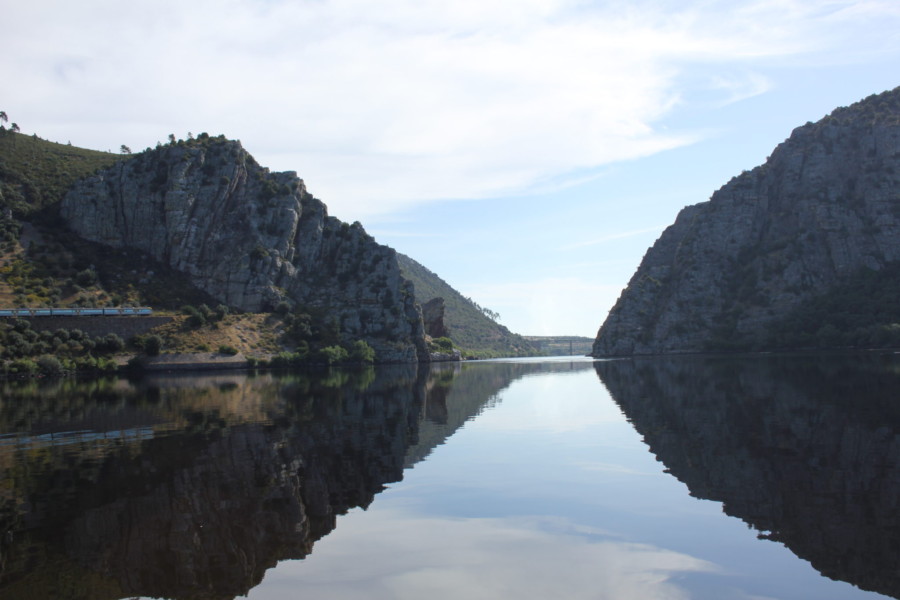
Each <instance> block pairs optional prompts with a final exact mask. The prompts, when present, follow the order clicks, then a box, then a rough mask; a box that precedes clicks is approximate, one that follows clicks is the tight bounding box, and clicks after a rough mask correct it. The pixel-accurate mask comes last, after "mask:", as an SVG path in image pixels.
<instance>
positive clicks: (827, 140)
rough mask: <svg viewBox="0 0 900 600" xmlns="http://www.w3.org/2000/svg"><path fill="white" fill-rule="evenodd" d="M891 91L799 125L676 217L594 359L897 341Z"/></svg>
mask: <svg viewBox="0 0 900 600" xmlns="http://www.w3.org/2000/svg"><path fill="white" fill-rule="evenodd" d="M898 293H900V88H897V89H895V90H893V91H889V92H885V93H883V94H879V95H875V96H871V97H869V98H866V99H865V100H863V101H860V102H858V103H856V104H853V105H852V106H850V107H847V108H839V109H837V110H835V111H834V112H832V113H831V114H830V115H828V116H826V117H825V118H823V119H822V120H821V121H819V122H817V123H807V124H806V125H804V126H802V127H798V128H797V129H795V130H794V131H793V133H792V134H791V136H790V138H789V139H787V140H786V141H785V142H783V143H782V144H780V145H779V146H778V147H777V148H775V150H774V151H773V152H772V155H771V157H770V158H769V159H768V160H767V161H766V162H765V164H763V165H761V166H759V167H756V168H755V169H753V170H751V171H745V172H744V173H742V174H740V175H738V176H737V177H735V178H733V179H732V180H731V181H730V182H728V183H727V184H726V185H725V186H723V187H722V188H721V189H719V190H718V191H717V192H715V193H714V194H713V195H712V198H711V199H710V200H709V201H708V202H703V203H701V204H696V205H694V206H689V207H687V208H685V209H684V210H682V211H681V212H680V213H679V215H678V217H677V218H676V220H675V223H674V224H672V225H671V226H670V227H669V228H667V229H666V230H665V231H664V232H663V234H662V236H661V237H660V238H659V240H657V242H656V243H655V244H654V245H653V247H652V248H650V249H649V250H648V251H647V254H646V255H645V256H644V259H643V261H642V262H641V264H640V266H639V267H638V269H637V272H636V273H635V274H634V276H633V277H632V278H631V281H630V282H629V283H628V286H627V288H626V289H625V290H624V292H623V293H622V295H621V297H620V298H619V300H618V302H617V303H616V305H615V306H614V307H613V309H612V310H611V311H610V314H609V316H608V318H607V319H606V321H605V322H604V324H603V326H602V327H601V328H600V331H599V333H598V336H597V339H596V342H595V343H594V347H593V354H594V356H623V355H635V354H662V353H686V352H720V351H736V350H774V349H802V348H848V347H875V346H890V347H895V346H900V303H898V302H897V296H898Z"/></svg>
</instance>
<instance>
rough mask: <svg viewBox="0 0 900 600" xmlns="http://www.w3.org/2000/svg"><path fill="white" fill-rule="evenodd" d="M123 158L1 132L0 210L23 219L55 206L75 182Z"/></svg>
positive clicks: (35, 137)
mask: <svg viewBox="0 0 900 600" xmlns="http://www.w3.org/2000/svg"><path fill="white" fill-rule="evenodd" d="M123 158H124V157H123V155H121V154H111V153H109V152H98V151H96V150H86V149H84V148H78V147H76V146H69V145H65V144H57V143H55V142H48V141H46V140H42V139H40V138H39V137H37V136H30V135H24V134H21V133H13V132H11V131H9V130H7V129H4V130H0V208H5V209H11V210H12V211H13V213H15V214H16V215H18V216H26V215H30V214H32V213H35V212H37V211H40V210H42V209H44V208H47V207H48V206H52V205H55V204H57V203H58V202H59V201H60V200H62V197H63V196H64V195H65V193H66V191H67V190H68V189H69V188H70V187H71V186H72V184H73V183H75V181H77V180H78V179H81V178H82V177H85V176H87V175H90V174H91V173H93V172H94V171H96V170H97V169H100V168H102V167H106V166H109V165H111V164H113V163H115V162H116V161H119V160H122V159H123Z"/></svg>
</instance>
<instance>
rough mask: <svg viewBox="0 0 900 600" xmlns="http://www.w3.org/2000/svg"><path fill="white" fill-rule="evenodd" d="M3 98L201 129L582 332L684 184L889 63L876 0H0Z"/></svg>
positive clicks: (46, 122) (566, 329)
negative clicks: (234, 141)
mask: <svg viewBox="0 0 900 600" xmlns="http://www.w3.org/2000/svg"><path fill="white" fill-rule="evenodd" d="M0 7H2V14H3V15H4V21H5V23H6V24H7V26H6V27H4V32H3V36H2V37H0V50H2V52H3V56H4V61H3V74H4V84H3V85H2V88H0V110H3V111H5V112H6V113H7V115H8V116H9V120H10V122H11V123H12V122H15V123H17V124H18V125H19V127H20V128H21V131H22V132H23V133H26V134H37V135H38V136H40V137H41V138H44V139H48V140H52V141H56V142H61V143H68V142H71V143H72V144H73V145H76V146H81V147H86V148H93V149H98V150H112V151H118V149H119V148H120V147H121V146H122V145H123V144H124V145H127V146H128V147H130V148H131V149H133V150H134V151H139V150H141V149H143V148H146V147H153V146H155V145H156V143H157V142H158V141H165V140H166V139H167V138H168V136H169V134H170V133H174V134H175V135H176V137H178V138H185V137H187V135H188V132H192V133H193V134H194V135H196V134H197V133H200V132H207V133H209V134H210V135H219V134H224V135H225V136H226V137H228V138H231V139H239V140H241V143H242V144H243V146H244V148H246V149H247V150H248V151H249V152H250V153H251V154H253V156H254V157H255V158H256V159H257V161H258V162H259V163H260V164H262V165H264V166H267V167H269V168H270V169H272V170H273V171H296V172H297V173H298V175H299V176H300V177H301V178H302V179H303V180H304V182H305V183H306V187H307V189H308V190H309V191H310V192H311V193H312V194H313V195H315V196H316V197H317V198H319V199H321V200H322V201H323V202H325V204H326V205H327V206H328V211H329V214H331V215H333V216H335V217H337V218H339V219H341V220H343V221H347V222H353V221H359V222H361V223H362V224H363V226H364V227H365V229H366V231H368V232H369V233H370V234H372V235H373V236H374V237H375V238H376V240H378V241H379V242H381V243H384V244H387V245H389V246H391V247H393V248H395V249H397V250H398V251H399V252H402V253H404V254H407V255H409V256H411V257H412V258H414V259H415V260H417V261H418V262H420V263H422V264H423V265H425V266H426V267H427V268H429V269H430V270H431V271H433V272H434V273H436V274H437V275H438V276H440V277H441V278H442V279H444V280H445V281H446V282H447V283H449V284H450V285H452V286H453V287H454V288H456V289H457V290H459V291H460V292H461V293H462V294H463V295H466V296H469V297H471V298H472V299H474V300H475V301H476V302H478V304H480V305H481V306H484V307H487V308H490V309H491V310H493V311H495V312H497V313H499V314H500V320H499V321H500V323H501V324H503V325H505V326H507V327H508V328H509V329H511V330H512V331H514V332H516V333H521V334H525V335H582V336H588V337H594V336H595V335H596V333H597V330H598V328H599V327H600V325H601V324H602V323H603V320H604V319H605V318H606V315H607V313H608V311H609V309H610V308H612V306H613V304H614V303H615V301H616V299H617V298H618V296H619V294H620V293H621V291H622V289H623V288H624V287H625V286H626V285H627V283H628V280H629V279H630V277H631V276H632V274H633V273H634V271H635V270H636V269H637V267H638V265H639V264H640V261H641V258H642V257H643V255H644V253H645V252H646V250H647V249H648V248H649V247H650V246H651V245H652V244H653V243H654V241H655V240H656V239H657V238H658V237H659V235H660V234H661V232H662V231H663V229H664V228H665V227H666V226H668V225H670V224H671V223H672V222H673V221H674V220H675V217H676V215H677V214H678V211H679V210H681V209H682V208H683V207H685V206H688V205H691V204H696V203H698V202H704V201H706V200H708V199H709V197H710V196H711V195H712V193H713V192H715V190H717V189H718V188H719V187H721V186H722V185H724V184H725V183H727V181H728V180H729V179H731V177H733V176H735V175H738V174H740V172H741V171H743V170H747V169H752V168H753V167H755V166H757V165H759V164H762V163H763V162H764V161H765V160H766V158H767V157H768V156H769V154H771V152H772V150H773V149H774V148H775V146H776V145H777V144H779V143H781V142H782V141H784V140H785V139H786V138H787V137H788V136H789V135H790V133H791V131H792V130H793V129H794V128H795V127H798V126H800V125H803V124H804V123H806V122H808V121H817V120H819V119H821V118H822V117H824V116H825V115H827V114H828V113H830V112H831V111H832V110H833V109H835V108H837V107H840V106H847V105H849V104H852V103H853V102H856V101H858V100H861V99H863V98H865V97H866V96H869V95H871V94H875V93H880V92H883V91H886V90H889V89H893V88H895V87H897V86H898V85H900V68H898V67H900V2H896V0H856V1H851V0H820V1H817V0H755V1H747V2H737V1H734V2H726V1H717V0H631V1H625V0H622V1H619V0H612V1H600V2H592V1H589V0H441V1H435V0H382V1H380V2H371V1H362V0H295V1H290V0H192V1H191V2H183V1H181V0H154V1H153V2H149V1H142V0H135V1H133V2H121V0H79V1H78V2H71V1H68V0H29V1H28V2H14V1H12V0H0Z"/></svg>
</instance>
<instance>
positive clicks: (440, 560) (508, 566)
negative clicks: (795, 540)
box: [249, 370, 879, 600]
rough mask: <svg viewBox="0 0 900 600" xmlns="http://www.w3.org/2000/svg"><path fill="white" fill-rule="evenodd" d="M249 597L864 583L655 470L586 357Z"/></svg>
mask: <svg viewBox="0 0 900 600" xmlns="http://www.w3.org/2000/svg"><path fill="white" fill-rule="evenodd" d="M249 597H250V598H252V599H254V600H259V599H264V600H269V599H271V600H274V599H280V598H287V597H316V598H325V597H327V598H329V599H332V598H376V599H378V598H399V599H405V598H410V599H412V598H415V599H423V598H428V599H442V598H467V599H469V598H471V599H479V598H542V599H543V598H600V599H605V598H610V599H613V598H616V599H619V598H629V599H631V598H639V599H657V598H659V599H662V598H665V599H680V598H703V599H706V598H709V599H750V598H753V599H763V598H780V599H801V598H802V599H808V598H817V599H828V598H834V599H837V598H841V599H844V598H874V597H879V596H878V595H877V594H870V593H864V592H860V591H858V590H856V589H855V588H853V587H852V586H850V585H848V584H845V583H839V582H832V581H830V580H827V579H825V578H823V577H821V576H820V575H819V574H818V573H817V572H816V571H815V570H814V569H812V567H810V566H809V565H808V564H807V563H805V562H804V561H801V560H799V559H797V558H796V557H795V556H794V555H793V554H791V553H790V552H789V551H788V550H786V549H785V548H784V547H783V546H782V545H780V544H777V543H774V542H769V541H761V540H757V539H756V532H755V531H752V530H750V529H749V528H748V527H747V526H746V525H745V524H743V523H742V522H741V521H739V520H738V519H734V518H731V517H728V516H726V515H724V514H723V512H722V510H721V506H720V505H719V504H718V503H715V502H709V501H704V500H697V499H695V498H691V497H690V496H689V495H688V491H687V488H686V487H685V486H684V485H683V484H681V483H680V482H678V481H677V480H676V479H674V478H673V477H671V476H669V475H667V474H665V473H664V472H663V466H662V465H661V464H660V463H658V462H656V460H655V458H654V457H653V456H652V455H651V454H650V453H649V452H648V451H647V449H646V447H645V446H644V445H643V443H642V442H641V440H640V438H639V436H638V435H637V434H636V433H635V432H634V430H633V429H632V428H631V426H630V425H629V424H628V423H627V422H626V420H625V418H624V417H623V416H622V414H621V412H620V411H619V409H618V407H617V406H616V405H615V404H614V403H613V402H612V401H611V400H610V398H609V395H608V394H607V392H606V391H605V389H604V388H603V386H602V385H601V384H600V382H599V380H598V378H597V376H596V374H595V373H594V371H593V370H586V371H580V372H577V373H567V374H547V375H541V376H530V377H526V378H523V379H520V380H518V381H516V382H514V383H513V384H512V385H511V386H510V387H509V388H508V389H506V390H504V391H503V392H501V394H500V401H499V402H498V403H497V404H496V405H495V406H494V407H493V408H492V409H490V410H488V411H486V412H484V413H483V414H482V415H480V416H479V417H478V418H477V419H476V420H474V421H471V422H468V423H466V426H465V427H464V428H463V429H461V430H460V431H458V432H457V433H456V434H455V435H454V436H453V438H451V439H450V440H448V442H447V444H445V445H443V446H440V447H438V448H436V449H435V450H434V452H433V453H432V454H431V456H429V457H428V459H427V460H426V461H424V462H421V463H419V464H417V465H416V466H415V467H414V468H413V469H411V470H408V471H406V473H405V476H404V481H402V482H399V483H396V484H393V485H392V486H391V487H390V489H388V490H387V491H385V492H384V493H382V494H380V495H379V496H377V497H376V498H375V501H374V503H373V504H372V506H371V507H370V508H369V510H368V511H362V510H359V509H356V510H353V511H351V512H350V513H349V514H348V515H346V516H343V517H339V518H338V523H337V528H336V530H335V531H333V532H332V533H331V534H330V535H328V536H326V537H325V538H323V539H322V540H320V541H319V542H317V543H316V545H315V548H314V550H313V553H312V555H311V556H310V557H308V558H307V559H306V560H303V561H285V562H282V563H281V564H279V565H278V567H277V568H275V569H272V570H270V571H269V572H268V573H267V574H266V577H265V579H264V580H263V582H262V584H260V586H259V587H257V588H255V589H254V590H252V591H251V592H250V595H249Z"/></svg>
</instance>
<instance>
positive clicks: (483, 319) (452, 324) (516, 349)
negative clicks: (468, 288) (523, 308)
mask: <svg viewBox="0 0 900 600" xmlns="http://www.w3.org/2000/svg"><path fill="white" fill-rule="evenodd" d="M397 260H398V261H399V263H400V269H401V272H402V273H403V276H404V277H406V278H407V279H409V280H410V281H412V282H413V285H414V286H415V296H416V302H418V303H419V304H420V305H425V304H426V303H428V302H429V301H431V300H433V299H434V298H443V299H444V324H445V325H446V327H447V328H448V329H449V336H448V337H450V339H452V340H453V343H454V344H455V345H456V346H457V347H459V348H461V349H462V350H463V354H464V355H465V356H472V357H478V358H487V357H497V356H534V355H536V354H537V349H536V348H535V347H534V346H533V345H532V344H531V343H530V342H529V341H528V340H526V339H525V338H524V337H522V336H521V335H518V334H515V333H512V332H510V330H509V329H507V328H506V327H504V326H503V325H500V324H499V323H497V322H495V321H493V320H491V319H490V318H488V317H487V316H486V315H485V312H484V311H482V310H480V309H479V308H478V307H477V306H476V305H475V304H474V303H473V302H472V301H471V300H469V299H467V298H466V297H464V296H463V295H462V294H460V293H459V292H457V291H456V290H455V289H453V288H452V287H450V285H449V284H448V283H447V282H445V281H444V280H443V279H441V278H440V277H438V276H437V275H435V274H434V273H432V272H431V271H429V270H428V269H427V268H425V267H424V266H422V265H421V264H419V263H418V262H416V261H415V260H413V259H412V258H410V257H408V256H406V255H404V254H399V253H398V254H397Z"/></svg>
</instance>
